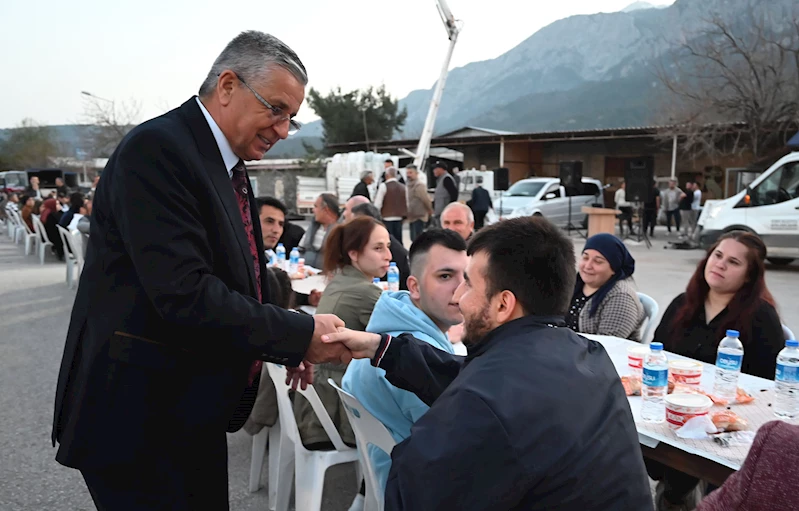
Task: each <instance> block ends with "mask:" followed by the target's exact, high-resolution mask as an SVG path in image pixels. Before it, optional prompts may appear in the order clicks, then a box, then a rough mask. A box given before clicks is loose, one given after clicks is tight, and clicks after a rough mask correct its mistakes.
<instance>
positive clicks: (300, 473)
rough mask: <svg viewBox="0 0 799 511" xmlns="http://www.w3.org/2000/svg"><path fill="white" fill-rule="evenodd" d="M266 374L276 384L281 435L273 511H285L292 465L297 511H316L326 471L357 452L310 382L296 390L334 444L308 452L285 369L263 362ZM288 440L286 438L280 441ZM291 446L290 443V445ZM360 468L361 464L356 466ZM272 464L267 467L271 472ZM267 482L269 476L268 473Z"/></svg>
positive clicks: (351, 460)
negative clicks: (292, 402)
mask: <svg viewBox="0 0 799 511" xmlns="http://www.w3.org/2000/svg"><path fill="white" fill-rule="evenodd" d="M266 366H267V369H268V371H269V376H270V377H271V378H272V382H274V384H275V392H276V394H277V409H278V418H279V420H280V428H281V430H282V431H283V433H282V435H281V442H280V448H279V452H278V453H277V454H276V455H277V457H278V458H277V460H276V461H275V463H276V465H277V470H276V472H275V487H276V490H277V496H276V499H275V501H276V502H275V511H287V509H288V505H289V497H290V489H291V466H292V465H294V479H295V481H294V487H295V493H294V507H295V509H296V511H319V510H320V509H321V507H322V491H323V490H324V486H325V472H326V471H327V469H328V468H329V467H332V466H333V465H340V464H342V463H352V462H357V461H358V451H357V449H353V448H352V447H348V446H347V445H345V444H344V441H343V440H341V435H339V433H338V430H337V429H336V426H335V425H334V424H333V421H332V420H331V419H330V415H329V414H328V413H327V410H325V407H324V405H323V404H322V401H321V400H320V399H319V395H318V394H317V393H316V390H314V388H313V385H309V386H308V388H307V389H306V390H302V389H300V388H298V389H297V392H298V393H300V394H302V395H303V396H305V398H306V399H307V400H308V402H309V403H310V404H311V407H312V408H313V410H314V412H315V413H316V416H317V418H318V419H319V421H320V422H321V423H322V427H323V428H324V430H325V433H327V436H328V437H329V438H330V441H331V442H332V443H333V446H334V447H335V449H334V450H332V451H309V450H308V449H306V448H305V446H303V445H302V441H301V439H300V432H299V430H298V429H297V421H296V420H295V419H294V410H293V407H292V405H291V400H290V399H289V393H288V391H289V386H288V385H286V368H285V367H283V366H279V365H275V364H266ZM284 439H288V440H289V441H283V440H284ZM290 443H291V444H293V445H289V444H290ZM358 468H360V467H358ZM271 470H272V467H271V466H270V471H271ZM356 476H357V484H358V485H360V483H361V475H360V469H358V470H356ZM269 479H270V481H269V483H270V485H271V484H272V477H271V476H270V478H269Z"/></svg>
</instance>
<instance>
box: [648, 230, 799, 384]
mask: <svg viewBox="0 0 799 511" xmlns="http://www.w3.org/2000/svg"><path fill="white" fill-rule="evenodd" d="M765 259H766V246H765V245H764V244H763V241H762V240H761V239H760V238H759V237H758V236H757V235H755V234H752V233H749V232H745V231H733V232H730V233H727V234H725V235H723V236H721V237H720V238H719V240H718V241H717V242H716V243H715V244H714V245H713V246H712V247H711V248H710V250H708V252H707V255H706V256H705V258H704V259H702V261H701V262H700V263H699V265H698V266H697V267H696V271H695V272H694V274H693V276H692V277H691V280H690V281H689V282H688V288H687V289H686V290H685V293H682V294H681V295H679V296H678V297H677V298H675V299H674V300H673V301H672V302H671V304H670V305H669V307H668V309H666V312H665V313H664V314H663V319H661V320H660V324H659V325H658V328H657V330H655V339H654V340H655V341H657V342H662V343H663V346H664V347H665V348H666V349H667V350H668V351H671V352H672V353H677V354H680V355H683V356H686V357H690V358H693V359H696V360H701V361H702V362H706V363H708V364H713V363H715V361H716V350H717V348H718V344H719V342H720V341H721V339H723V338H724V335H725V332H726V331H727V330H728V329H732V330H738V331H739V332H740V333H741V337H740V338H741V342H742V343H743V345H744V359H743V365H742V366H741V371H743V372H744V373H747V374H751V375H754V376H759V377H761V378H766V379H769V380H771V379H774V369H775V367H776V363H777V362H776V361H777V353H779V352H780V350H781V349H782V348H783V347H784V344H785V339H784V336H783V333H782V325H781V323H780V317H779V315H778V314H777V310H776V309H775V304H774V297H772V296H771V293H770V292H769V290H768V288H767V287H766V280H765V272H766V269H765V265H764V260H765Z"/></svg>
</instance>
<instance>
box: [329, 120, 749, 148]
mask: <svg viewBox="0 0 799 511" xmlns="http://www.w3.org/2000/svg"><path fill="white" fill-rule="evenodd" d="M745 124H746V123H743V122H735V123H724V124H703V125H701V127H704V128H710V127H714V126H717V127H727V128H732V127H738V126H744V125H745ZM681 127H684V125H651V126H628V127H617V128H596V129H583V130H569V131H557V130H555V131H535V132H529V133H513V132H500V133H503V134H494V133H492V132H491V131H498V130H491V131H489V130H484V131H485V133H486V134H485V135H484V136H475V135H470V136H463V137H459V136H457V133H458V132H459V131H463V130H466V129H482V128H472V127H468V126H467V127H464V128H461V129H460V130H456V131H453V132H450V133H449V134H445V135H440V136H436V137H433V139H432V140H431V145H433V146H439V147H440V146H453V145H469V144H479V143H498V142H500V141H501V140H502V141H504V142H522V141H565V140H587V139H592V138H597V139H602V138H636V137H652V136H654V135H661V134H663V133H664V132H668V131H669V130H673V131H674V132H675V133H676V134H679V132H680V128H681ZM694 128H695V127H694ZM418 142H419V141H418V139H405V140H383V141H379V142H374V141H372V142H370V146H373V147H374V146H376V147H379V148H381V149H382V150H389V149H393V148H400V147H406V148H407V147H415V146H416V145H417V144H418ZM365 145H366V143H365V142H349V143H344V144H330V145H328V146H327V147H328V148H330V149H334V150H341V151H353V150H357V149H356V148H358V147H365Z"/></svg>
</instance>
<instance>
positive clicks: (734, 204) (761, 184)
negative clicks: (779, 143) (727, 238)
mask: <svg viewBox="0 0 799 511" xmlns="http://www.w3.org/2000/svg"><path fill="white" fill-rule="evenodd" d="M699 220H700V222H699V225H700V226H702V232H701V234H700V236H699V243H700V244H701V245H702V247H704V248H707V247H709V246H710V245H712V244H713V243H715V242H716V240H717V239H718V238H719V236H721V235H722V234H724V233H725V232H729V231H733V230H736V229H741V230H745V231H750V232H754V233H756V234H757V235H758V236H760V237H761V238H762V239H763V242H764V243H765V244H766V247H767V249H768V252H767V253H768V260H769V261H770V262H772V263H774V264H790V263H791V262H792V261H793V260H794V259H797V258H799V152H794V153H791V154H788V155H786V156H783V157H782V158H780V159H779V160H778V161H777V163H775V164H774V165H772V166H771V167H769V169H768V170H766V171H765V172H763V174H761V175H760V176H759V177H758V178H757V179H755V180H754V181H753V182H752V184H751V185H749V186H748V187H747V188H746V189H745V190H742V191H741V192H739V193H738V194H736V195H733V196H732V197H730V198H728V199H725V200H720V201H707V202H706V203H705V207H704V209H703V211H702V215H701V217H700V219H699Z"/></svg>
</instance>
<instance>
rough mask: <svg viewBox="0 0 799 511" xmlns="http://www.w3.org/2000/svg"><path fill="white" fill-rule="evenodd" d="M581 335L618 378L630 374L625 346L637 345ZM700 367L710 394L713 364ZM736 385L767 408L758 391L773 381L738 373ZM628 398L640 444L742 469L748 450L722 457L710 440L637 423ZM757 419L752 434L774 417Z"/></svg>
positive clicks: (636, 403) (635, 400)
mask: <svg viewBox="0 0 799 511" xmlns="http://www.w3.org/2000/svg"><path fill="white" fill-rule="evenodd" d="M581 335H583V336H584V337H587V338H589V339H593V340H595V341H597V342H599V343H600V344H602V346H604V348H605V351H607V352H608V355H609V356H610V359H611V361H612V362H613V365H614V366H615V367H616V371H617V372H618V373H619V375H620V376H624V375H628V374H630V369H629V367H628V365H627V347H628V346H631V345H637V344H638V343H636V342H633V341H629V340H627V339H621V338H618V337H611V336H606V335H590V334H581ZM667 356H668V358H669V360H674V359H687V357H683V356H681V355H676V354H674V353H667ZM701 364H702V366H703V368H702V383H701V387H702V389H703V390H705V391H709V390H711V389H712V388H713V378H714V375H715V372H716V367H715V366H714V365H712V364H706V363H704V362H701ZM738 386H739V387H741V388H743V389H745V390H746V391H747V392H749V393H750V394H752V395H753V396H754V397H755V400H756V401H757V400H760V401H759V403H760V404H765V405H767V403H766V402H765V401H764V400H765V399H766V396H767V395H771V392H767V393H766V394H764V393H763V392H761V391H762V390H766V391H771V390H772V389H773V388H774V382H773V381H771V380H765V379H763V378H758V377H756V376H751V375H748V374H741V376H740V378H739V380H738ZM627 399H628V400H629V402H630V409H631V410H632V412H633V418H634V419H635V421H636V429H637V430H638V439H639V441H640V442H641V444H642V445H645V446H647V447H651V448H654V447H656V446H657V445H658V443H659V442H664V443H666V444H668V445H671V446H673V447H676V448H677V449H680V450H682V451H685V452H689V453H691V454H696V455H697V456H701V457H703V458H706V459H709V460H711V461H714V462H716V463H719V464H721V465H724V466H726V467H729V468H732V469H734V470H738V469H740V468H741V463H742V462H743V457H745V455H746V452H748V450H749V449H748V447H747V448H746V449H745V451H746V452H743V457H741V456H740V454H741V453H737V454H736V455H734V456H725V455H724V454H723V453H724V449H725V448H721V447H719V446H718V445H717V444H715V443H713V441H712V440H701V441H697V440H684V439H681V438H679V437H677V436H676V435H675V434H674V433H673V432H671V431H669V430H668V428H667V427H666V426H662V427H660V426H658V425H655V426H652V425H649V424H643V423H639V421H640V419H641V397H640V396H629V397H628V398H627ZM754 404H755V403H754V402H753V403H751V404H747V405H734V409H733V411H736V410H735V407H751V406H753V405H754ZM741 409H743V408H741ZM747 411H748V409H747ZM760 417H761V419H760V421H759V423H753V421H752V420H751V419H750V421H749V422H750V424H749V426H750V429H751V430H752V431H756V429H757V428H759V427H760V426H761V425H762V424H763V423H765V422H767V421H769V420H775V419H776V417H775V416H773V414H770V415H769V414H760ZM792 423H796V421H792Z"/></svg>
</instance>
